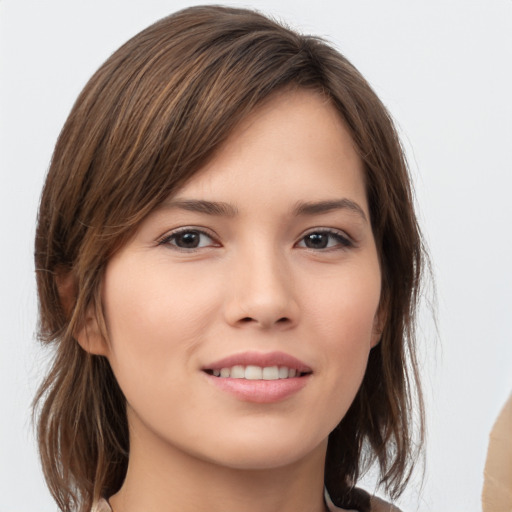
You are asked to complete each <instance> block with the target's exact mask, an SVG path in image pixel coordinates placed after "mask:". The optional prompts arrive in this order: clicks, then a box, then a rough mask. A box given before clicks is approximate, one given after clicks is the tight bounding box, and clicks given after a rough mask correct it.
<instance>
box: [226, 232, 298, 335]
mask: <svg viewBox="0 0 512 512" xmlns="http://www.w3.org/2000/svg"><path fill="white" fill-rule="evenodd" d="M290 263H291V262H290V260H289V258H288V257H287V255H286V253H285V251H284V250H281V249H279V247H278V246H277V245H276V244H275V243H272V241H271V240H268V239H267V240H265V241H264V242H260V243H257V242H255V241H253V243H249V244H246V245H244V246H243V247H240V248H239V249H238V251H237V254H236V257H235V261H234V262H233V265H232V268H231V271H230V276H229V279H230V288H231V294H230V299H229V304H228V305H227V315H228V320H229V321H230V323H237V322H238V323H240V322H242V323H248V322H252V323H254V324H257V325H258V326H260V327H265V328H268V327H271V326H272V325H274V324H276V323H280V324H287V325H290V324H292V323H294V322H295V321H296V319H297V303H296V300H295V296H294V282H293V272H292V269H291V267H290Z"/></svg>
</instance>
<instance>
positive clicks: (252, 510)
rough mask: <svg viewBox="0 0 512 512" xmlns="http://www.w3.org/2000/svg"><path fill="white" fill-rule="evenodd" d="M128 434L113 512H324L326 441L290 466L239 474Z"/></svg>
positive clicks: (159, 440)
mask: <svg viewBox="0 0 512 512" xmlns="http://www.w3.org/2000/svg"><path fill="white" fill-rule="evenodd" d="M133 434H134V433H133V431H132V432H131V436H130V443H131V444H130V461H129V464H128V471H127V475H126V478H125V481H124V483H123V485H122V487H121V489H120V490H119V492H118V493H116V494H115V495H114V496H112V497H111V498H110V500H109V501H110V504H111V506H112V508H113V512H136V511H140V510H144V511H145V512H178V511H179V512H192V511H193V512H239V511H240V510H243V511H244V512H292V511H293V512H324V511H325V505H324V501H323V486H324V461H325V452H326V445H327V443H326V442H325V443H323V444H322V445H320V446H319V447H318V448H317V449H315V450H314V452H313V453H310V454H308V455H307V456H306V457H304V458H302V459H300V460H297V461H294V463H293V464H289V465H286V466H278V465H275V464H274V465H272V466H271V467H267V468H263V469H239V468H232V467H226V466H223V465H220V464H216V463H214V462H211V461H207V460H202V459H201V458H198V457H194V456H192V455H190V454H188V453H185V452H183V451H182V450H180V449H179V448H178V447H176V446H171V445H169V444H168V443H165V442H163V441H162V440H161V439H159V438H157V437H156V436H154V437H153V438H152V439H151V440H148V439H147V437H145V438H144V439H141V437H140V436H136V435H133ZM142 447H143V449H142Z"/></svg>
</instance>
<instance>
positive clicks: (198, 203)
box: [162, 199, 238, 217]
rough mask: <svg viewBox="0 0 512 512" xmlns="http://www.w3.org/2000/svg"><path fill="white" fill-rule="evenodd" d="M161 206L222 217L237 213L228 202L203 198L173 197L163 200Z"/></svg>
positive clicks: (232, 215)
mask: <svg viewBox="0 0 512 512" xmlns="http://www.w3.org/2000/svg"><path fill="white" fill-rule="evenodd" d="M162 206H164V207H165V208H181V209H182V210H187V211H189V212H198V213H206V214H207V215H216V216H222V217H234V216H235V215H237V214H238V209H237V208H236V207H235V206H233V205H231V204H229V203H223V202H218V201H205V200H203V199H173V200H171V201H165V202H164V203H163V205H162Z"/></svg>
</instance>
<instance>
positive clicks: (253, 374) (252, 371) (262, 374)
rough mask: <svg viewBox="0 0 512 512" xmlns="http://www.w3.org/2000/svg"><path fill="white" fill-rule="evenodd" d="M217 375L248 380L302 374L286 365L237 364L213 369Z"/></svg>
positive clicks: (272, 378)
mask: <svg viewBox="0 0 512 512" xmlns="http://www.w3.org/2000/svg"><path fill="white" fill-rule="evenodd" d="M212 373H213V375H214V376H215V377H222V378H228V377H230V378H232V379H246V380H278V379H289V378H293V377H296V376H298V375H300V372H298V371H297V370H296V369H295V368H288V367H286V366H265V367H264V368H262V367H261V366H254V365H248V366H242V365H236V366H232V367H231V368H220V369H217V368H216V369H215V370H212Z"/></svg>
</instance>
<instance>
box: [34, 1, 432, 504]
mask: <svg viewBox="0 0 512 512" xmlns="http://www.w3.org/2000/svg"><path fill="white" fill-rule="evenodd" d="M35 252H36V268H37V279H38V290H39V298H40V332H41V337H42V339H43V340H45V342H47V343H52V344H54V345H55V346H56V355H55V361H54V365H53V367H52V370H51V372H50V374H49V375H48V377H47V378H46V380H45V381H44V383H43V384H42V386H41V389H40V392H39V394H38V396H37V399H36V400H37V403H38V404H39V419H38V433H39V446H40V451H41V457H42V461H43V468H44V471H45V476H46V479H47V482H48V485H49V487H50V490H51V492H52V494H53V496H54V498H55V499H56V501H57V503H58V505H59V507H60V509H61V510H63V511H67V510H74V509H78V510H81V511H88V510H91V507H92V508H93V510H112V511H113V512H130V511H135V510H147V511H150V510H159V511H164V510H180V511H187V510H206V509H208V510H217V509H218V510H222V511H230V510H240V509H242V510H248V511H250V510H255V511H259V510H265V511H277V510H279V511H286V510H292V509H293V510H307V511H320V510H326V509H327V508H328V509H329V510H336V507H343V508H344V509H356V510H358V511H361V512H362V511H367V510H388V509H389V505H385V504H383V502H381V501H380V500H378V498H372V497H370V496H369V495H368V494H366V493H365V492H364V491H361V490H359V489H357V488H356V487H355V485H356V483H357V480H358V477H359V475H360V474H361V472H363V471H364V470H365V469H366V468H367V467H368V466H369V465H370V464H371V463H373V462H377V464H378V466H379V469H380V474H381V483H382V485H383V486H384V488H385V489H386V491H387V492H388V493H389V495H390V496H391V498H395V497H397V496H399V495H400V493H401V492H402V490H403V488H404V486H405V484H406V482H407V480H408V478H409V476H410V471H411V468H412V462H413V457H414V454H413V451H414V450H413V448H414V447H417V446H418V444H417V443H416V444H415V441H414V439H413V432H412V430H411V424H412V418H411V415H412V407H411V405H412V400H413V395H414V390H415V389H416V390H417V391H418V397H419V398H420V399H419V403H418V406H417V411H418V414H419V418H420V431H419V444H421V439H422V427H421V426H422V418H423V413H422V405H421V395H420V394H419V388H418V377H417V369H416V368H417V367H416V362H415V356H414V312H415V305H416V301H417V296H418V288H419V281H420V275H421V268H422V245H421V238H420V234H419V229H418V226H417V223H416V218H415V215H414V210H413V205H412V198H411V190H410V182H409V177H408V173H407V167H406V163H405V159H404V155H403V153H402V150H401V148H400V143H399V140H398V137H397V134H396V131H395V129H394V127H393V124H392V122H391V120H390V118H389V116H388V114H387V112H386V110H385V108H384V107H383V106H382V104H381V103H380V101H379V100H378V98H377V97H376V96H375V94H374V93H373V91H372V90H371V88H370V87H369V86H368V84H367V83H366V82H365V80H364V79H363V78H362V77H361V75H360V74H359V73H358V72H357V70H356V69H355V68H354V67H353V66H352V65H351V64H350V63H349V62H348V61H347V60H346V59H345V58H344V57H342V56H341V55H340V54H339V53H338V52H336V51H335V50H334V49H332V48H331V47H329V46H328V45H327V44H325V43H324V42H323V41H321V40H319V39H317V38H314V37H309V36H302V35H298V34H296V33H295V32H292V31H290V30H288V29H286V28H284V27H282V26H280V25H278V24H276V23H275V22H273V21H271V20H269V19H267V18H265V17H263V16H262V15H260V14H257V13H255V12H252V11H248V10H243V9H231V8H222V7H214V6H210V7H196V8H190V9H186V10H184V11H180V12H178V13H176V14H174V15H173V16H170V17H168V18H165V19H163V20H161V21H160V22H158V23H156V24H154V25H152V26H151V27H149V28H148V29H146V30H144V31H143V32H141V33H140V34H138V35H137V36H135V37H134V38H133V39H131V40H130V41H128V42H127V43H126V44H125V45H124V46H123V47H121V48H120V49H119V50H118V51H117V52H116V53H114V54H113V55H112V56H111V57H110V58H109V59H108V60H107V61H106V63H105V64H104V65H103V66H102V67H101V68H100V69H99V70H98V72H97V73H96V74H95V75H94V76H93V77H92V79H91V80H90V81H89V83H88V84H87V85H86V87H85V88H84V90H83V92H82V93H81V95H80V96H79V98H78V100H77V102H76V104H75V106H74V108H73V110H72V112H71V114H70V116H69V118H68V120H67V122H66V124H65V126H64V128H63V130H62V133H61V135H60V137H59V140H58V142H57V145H56V148H55V152H54V156H53V159H52V163H51V167H50V170H49V174H48V177H47V180H46V184H45V187H44V190H43V195H42V199H41V206H40V212H39V223H38V229H37V234H36V251H35ZM324 489H325V494H324ZM326 507H327V508H326ZM383 507H385V508H383Z"/></svg>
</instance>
